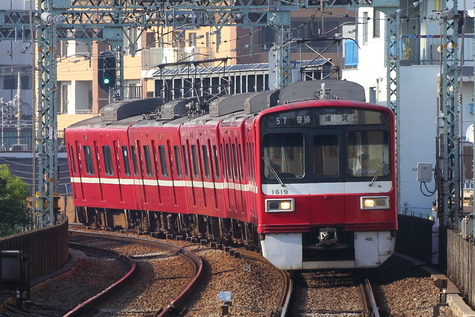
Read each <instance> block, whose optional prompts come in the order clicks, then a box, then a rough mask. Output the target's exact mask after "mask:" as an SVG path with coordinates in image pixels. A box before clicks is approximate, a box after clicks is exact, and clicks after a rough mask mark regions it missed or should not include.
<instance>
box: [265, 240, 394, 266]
mask: <svg viewBox="0 0 475 317" xmlns="http://www.w3.org/2000/svg"><path fill="white" fill-rule="evenodd" d="M302 242H303V239H302V233H271V234H266V235H265V238H264V239H263V240H261V247H262V253H263V255H264V257H266V258H267V259H268V260H269V261H270V262H271V263H272V264H273V265H275V266H276V267H278V268H279V269H282V270H308V269H328V268H331V269H351V268H376V267H379V266H380V265H381V264H382V263H384V262H385V261H386V260H387V259H388V258H389V257H390V256H391V255H392V254H393V253H394V248H395V244H396V239H395V238H394V237H393V235H392V234H391V231H362V232H354V243H353V247H354V252H352V253H353V255H352V257H351V258H350V259H343V260H342V259H321V260H319V259H316V260H315V259H312V260H310V261H306V260H305V259H304V247H303V243H302Z"/></svg>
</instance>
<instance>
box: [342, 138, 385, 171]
mask: <svg viewBox="0 0 475 317" xmlns="http://www.w3.org/2000/svg"><path fill="white" fill-rule="evenodd" d="M347 162H348V163H347V165H348V173H349V174H350V175H351V176H355V177H368V176H370V177H373V176H375V175H377V176H387V175H389V173H390V171H389V137H388V134H387V133H386V132H385V131H353V132H351V133H349V134H348V140H347Z"/></svg>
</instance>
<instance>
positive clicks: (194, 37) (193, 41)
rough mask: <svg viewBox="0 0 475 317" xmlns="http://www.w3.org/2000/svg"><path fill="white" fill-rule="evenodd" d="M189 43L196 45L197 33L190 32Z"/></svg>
mask: <svg viewBox="0 0 475 317" xmlns="http://www.w3.org/2000/svg"><path fill="white" fill-rule="evenodd" d="M188 44H189V46H196V33H194V32H193V33H189V34H188Z"/></svg>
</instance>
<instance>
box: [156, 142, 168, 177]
mask: <svg viewBox="0 0 475 317" xmlns="http://www.w3.org/2000/svg"><path fill="white" fill-rule="evenodd" d="M158 155H159V157H160V167H161V170H162V176H163V177H168V165H167V154H166V152H165V146H163V145H159V146H158Z"/></svg>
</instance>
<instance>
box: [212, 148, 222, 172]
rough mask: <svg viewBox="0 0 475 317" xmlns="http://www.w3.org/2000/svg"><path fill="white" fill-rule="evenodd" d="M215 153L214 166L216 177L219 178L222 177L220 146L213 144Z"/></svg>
mask: <svg viewBox="0 0 475 317" xmlns="http://www.w3.org/2000/svg"><path fill="white" fill-rule="evenodd" d="M213 155H214V168H215V171H216V178H217V179H219V178H220V177H221V173H220V171H219V159H218V148H217V147H216V145H213Z"/></svg>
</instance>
